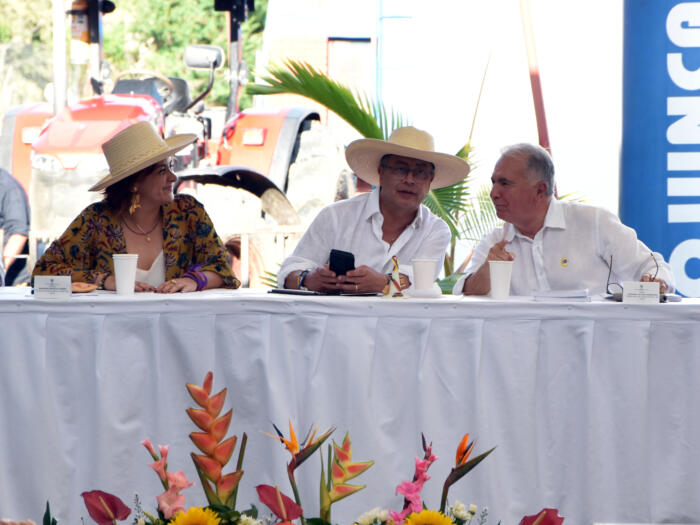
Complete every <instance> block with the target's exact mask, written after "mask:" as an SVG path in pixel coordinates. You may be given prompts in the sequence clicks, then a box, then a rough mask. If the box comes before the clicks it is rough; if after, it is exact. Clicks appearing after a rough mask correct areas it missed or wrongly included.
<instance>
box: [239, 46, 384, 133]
mask: <svg viewBox="0 0 700 525" xmlns="http://www.w3.org/2000/svg"><path fill="white" fill-rule="evenodd" d="M284 65H285V66H286V67H280V66H277V65H275V66H272V67H270V69H269V70H268V73H269V74H268V75H264V76H263V77H262V79H263V81H265V82H267V85H265V84H250V85H248V86H247V87H246V89H247V91H248V93H250V94H252V95H270V94H279V93H294V94H296V95H301V96H303V97H306V98H310V99H311V100H314V101H316V102H318V103H319V104H322V105H324V106H325V107H327V108H328V109H330V110H331V111H333V112H334V113H335V114H337V115H338V116H339V117H340V118H342V119H343V120H345V121H346V122H347V123H348V124H350V125H351V126H352V127H353V128H355V129H356V130H357V131H358V132H359V133H360V134H361V135H362V136H363V137H366V138H375V139H384V138H386V136H385V134H384V131H383V130H384V129H385V128H386V118H387V117H386V112H385V111H384V107H383V105H381V104H377V103H373V102H372V101H371V100H370V99H369V98H368V97H366V96H356V95H355V94H354V93H353V92H352V91H351V90H350V89H349V88H348V87H346V86H344V85H343V84H340V83H339V82H336V81H335V80H332V79H331V78H329V77H328V76H326V75H325V74H323V73H322V72H320V71H318V70H317V69H315V68H314V67H313V66H311V65H309V64H307V63H305V62H297V61H295V60H290V59H287V60H284Z"/></svg>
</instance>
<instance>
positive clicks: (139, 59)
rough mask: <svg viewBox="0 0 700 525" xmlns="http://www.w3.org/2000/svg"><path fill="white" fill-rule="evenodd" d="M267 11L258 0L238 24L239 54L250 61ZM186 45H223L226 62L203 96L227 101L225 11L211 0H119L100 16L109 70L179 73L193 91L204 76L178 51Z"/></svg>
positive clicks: (264, 2) (215, 101)
mask: <svg viewBox="0 0 700 525" xmlns="http://www.w3.org/2000/svg"><path fill="white" fill-rule="evenodd" d="M266 12H267V0H257V1H256V10H255V11H254V12H253V13H251V16H250V17H249V19H248V20H247V21H246V22H245V23H244V24H243V25H242V27H241V35H242V36H241V39H242V42H243V43H242V49H243V50H242V55H243V59H244V60H246V62H248V64H249V66H254V65H255V53H256V51H257V50H258V49H259V48H260V46H261V45H262V30H263V29H264V26H265V15H266ZM190 44H209V45H216V46H219V47H221V48H222V49H223V50H224V52H225V54H226V57H227V62H226V63H225V64H224V66H222V67H221V68H220V69H218V70H217V71H216V73H215V80H214V88H213V89H212V92H211V94H210V95H209V96H208V98H207V101H208V103H209V104H210V105H226V102H227V101H228V94H229V87H228V82H227V80H226V78H227V72H228V34H227V28H226V13H224V12H219V11H214V0H188V1H187V2H185V1H182V0H180V1H171V0H147V1H144V2H121V3H118V4H117V9H115V10H114V12H112V13H110V14H108V15H105V16H104V57H105V59H106V60H107V61H108V62H110V65H111V66H112V70H113V75H114V74H117V73H119V72H123V71H128V70H134V69H138V70H150V71H157V72H159V73H162V74H164V75H166V76H176V77H182V78H184V79H186V80H187V82H188V83H189V84H190V91H191V93H192V95H193V96H195V95H196V94H199V93H200V92H202V91H203V90H204V88H205V87H206V85H207V82H208V80H209V76H208V74H206V72H203V71H192V70H188V69H187V67H186V66H185V64H184V62H183V56H184V53H185V48H186V47H187V46H188V45H190ZM251 78H252V77H251ZM244 102H246V101H242V105H243V103H244ZM248 103H250V102H249V99H248Z"/></svg>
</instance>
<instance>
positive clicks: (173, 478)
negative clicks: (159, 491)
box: [167, 470, 194, 492]
mask: <svg viewBox="0 0 700 525" xmlns="http://www.w3.org/2000/svg"><path fill="white" fill-rule="evenodd" d="M167 476H168V484H169V486H170V488H171V489H172V490H174V491H176V492H179V491H181V490H183V489H186V488H188V487H191V486H192V485H194V483H192V482H191V481H188V480H187V478H186V477H185V473H184V472H182V471H181V470H180V471H178V472H175V473H173V472H168V473H167Z"/></svg>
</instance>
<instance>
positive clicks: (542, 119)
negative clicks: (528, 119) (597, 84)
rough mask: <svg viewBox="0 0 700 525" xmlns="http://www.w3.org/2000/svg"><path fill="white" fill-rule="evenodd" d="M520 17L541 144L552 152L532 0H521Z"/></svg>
mask: <svg viewBox="0 0 700 525" xmlns="http://www.w3.org/2000/svg"><path fill="white" fill-rule="evenodd" d="M520 18H521V20H522V23H523V34H524V36H525V49H526V51H527V64H528V66H529V68H530V85H531V86H532V100H533V102H534V104H535V118H536V120H537V134H538V137H539V141H540V146H542V147H543V148H544V149H546V150H547V151H548V152H549V153H552V148H551V147H550V145H549V132H548V131H547V115H546V114H545V111H544V98H543V97H542V84H541V82H540V66H539V63H538V62H537V50H536V49H535V32H534V30H533V27H532V18H531V17H530V0H520Z"/></svg>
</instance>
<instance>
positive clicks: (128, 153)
mask: <svg viewBox="0 0 700 525" xmlns="http://www.w3.org/2000/svg"><path fill="white" fill-rule="evenodd" d="M196 138H197V136H196V135H194V134H192V133H184V134H182V135H173V136H172V137H168V138H167V139H165V140H163V138H162V137H161V136H160V134H159V133H158V131H156V129H155V128H154V127H153V125H152V124H150V123H149V122H138V123H136V124H134V125H133V126H129V127H128V128H126V129H124V130H122V131H120V132H119V133H117V134H116V135H114V137H112V138H111V139H109V140H108V141H107V142H105V143H104V144H102V151H104V154H105V158H106V159H107V164H109V175H107V176H106V177H104V178H103V179H102V180H101V181H99V182H98V183H97V184H95V185H94V186H93V187H92V188H90V191H100V190H103V189H105V188H106V187H108V186H111V185H112V184H114V183H115V182H119V181H120V180H124V179H125V178H127V177H128V176H129V175H133V174H134V173H136V172H137V171H140V170H142V169H144V168H147V167H148V166H151V165H153V164H155V163H156V162H159V161H161V160H163V159H167V158H168V157H169V156H170V155H172V154H173V153H175V152H177V151H180V150H181V149H182V148H184V147H185V146H187V145H188V144H191V143H192V142H194V140H195V139H196Z"/></svg>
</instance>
